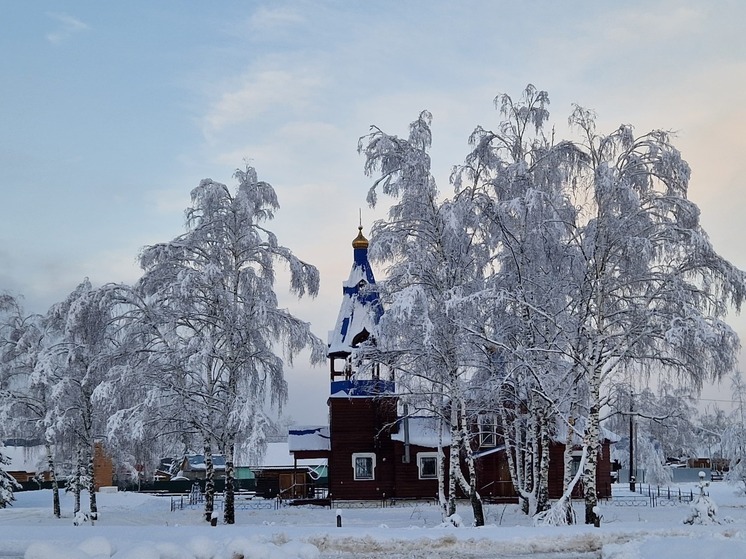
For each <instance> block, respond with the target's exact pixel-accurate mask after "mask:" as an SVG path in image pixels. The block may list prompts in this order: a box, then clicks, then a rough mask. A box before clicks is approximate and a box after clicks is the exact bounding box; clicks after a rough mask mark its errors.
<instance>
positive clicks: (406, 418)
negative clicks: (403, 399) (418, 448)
mask: <svg viewBox="0 0 746 559" xmlns="http://www.w3.org/2000/svg"><path fill="white" fill-rule="evenodd" d="M409 461H410V456H409V406H407V404H404V460H403V462H404V463H405V464H409Z"/></svg>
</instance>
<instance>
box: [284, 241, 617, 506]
mask: <svg viewBox="0 0 746 559" xmlns="http://www.w3.org/2000/svg"><path fill="white" fill-rule="evenodd" d="M352 247H353V265H352V270H351V272H350V276H349V278H348V279H347V281H346V282H345V283H344V284H343V290H342V291H343V298H342V304H341V307H340V311H339V315H338V318H337V322H336V325H335V328H334V330H332V331H331V332H330V334H329V346H328V347H329V349H328V353H327V355H328V359H329V366H330V396H329V399H328V402H327V403H328V406H329V425H328V426H313V427H296V428H294V429H292V430H291V431H290V433H289V438H288V441H289V445H290V452H291V453H293V455H294V456H295V457H296V458H304V459H326V460H328V489H329V496H330V497H331V498H332V499H335V500H388V499H393V500H396V499H435V498H436V497H437V494H438V480H437V460H438V455H437V448H438V441H439V440H440V441H442V444H443V445H444V447H447V446H448V445H449V443H450V439H449V434H448V432H447V430H446V431H445V432H444V433H442V434H440V433H438V422H437V421H436V420H435V418H433V417H428V416H427V415H417V414H414V415H412V414H410V413H404V409H403V406H402V405H401V403H400V397H399V394H398V393H397V386H396V382H395V379H394V378H393V377H391V376H389V378H381V374H380V370H379V369H378V368H372V372H371V373H368V374H367V375H366V378H361V375H360V374H356V371H355V370H353V362H352V360H351V355H352V353H353V351H354V350H355V348H356V347H357V346H358V344H360V343H362V342H364V341H365V340H367V339H368V337H369V336H370V334H371V333H372V332H374V331H375V326H376V324H377V323H378V321H379V319H380V318H381V317H382V316H383V308H382V306H381V302H380V299H379V296H378V292H377V291H376V288H375V277H374V275H373V270H372V268H371V266H370V263H369V262H368V240H367V239H366V238H365V237H364V236H363V234H362V227H359V231H358V235H357V237H356V238H355V239H354V240H353V242H352ZM474 430H475V440H476V441H478V448H477V450H476V454H475V455H476V468H477V479H478V491H479V493H480V495H481V496H482V497H483V498H484V499H486V500H492V501H502V502H515V501H516V500H517V497H516V493H515V490H514V488H513V484H512V481H511V478H510V472H509V469H508V462H507V458H506V455H505V452H506V450H505V446H504V445H503V444H502V439H501V436H500V433H499V431H498V427H497V421H495V417H494V415H492V414H483V415H482V416H480V418H479V421H478V422H477V424H476V425H475V426H474ZM556 438H557V441H554V442H552V443H551V448H550V474H549V475H550V479H549V493H550V498H558V497H559V496H560V495H561V494H562V483H563V473H564V462H563V453H564V442H563V441H564V438H560V436H557V437H556ZM614 439H615V437H614V436H613V435H611V434H610V433H609V434H608V436H605V438H604V441H603V444H602V453H601V455H600V456H599V461H598V485H597V490H598V492H599V495H600V496H602V497H603V496H609V495H610V494H611V459H610V452H609V444H610V443H611V442H613V440H614ZM445 453H446V457H447V455H448V450H447V448H446V451H445ZM577 454H578V456H579V455H580V452H578V453H577ZM446 471H447V468H446ZM578 489H579V488H578Z"/></svg>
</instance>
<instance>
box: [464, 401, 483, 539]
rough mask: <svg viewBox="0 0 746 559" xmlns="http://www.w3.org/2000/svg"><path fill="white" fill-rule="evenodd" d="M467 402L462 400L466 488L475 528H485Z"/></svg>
mask: <svg viewBox="0 0 746 559" xmlns="http://www.w3.org/2000/svg"><path fill="white" fill-rule="evenodd" d="M467 419H468V417H467V414H466V402H465V401H464V400H463V399H462V400H461V442H462V445H463V447H464V453H465V455H466V467H467V468H468V471H469V483H468V486H467V487H466V489H467V494H468V496H469V501H470V502H471V508H472V512H473V513H474V526H484V507H483V506H482V498H481V497H480V496H479V492H478V491H477V470H476V468H475V467H474V455H473V453H472V450H471V441H470V440H469V437H468V431H467V429H468V427H467Z"/></svg>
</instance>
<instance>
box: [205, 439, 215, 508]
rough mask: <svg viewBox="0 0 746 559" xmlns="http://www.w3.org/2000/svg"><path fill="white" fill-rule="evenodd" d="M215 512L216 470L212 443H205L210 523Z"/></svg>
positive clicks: (206, 494) (206, 506) (206, 489)
mask: <svg viewBox="0 0 746 559" xmlns="http://www.w3.org/2000/svg"><path fill="white" fill-rule="evenodd" d="M214 510H215V468H214V467H213V464H212V449H211V448H210V443H205V520H206V521H207V522H210V520H211V519H212V513H213V511H214Z"/></svg>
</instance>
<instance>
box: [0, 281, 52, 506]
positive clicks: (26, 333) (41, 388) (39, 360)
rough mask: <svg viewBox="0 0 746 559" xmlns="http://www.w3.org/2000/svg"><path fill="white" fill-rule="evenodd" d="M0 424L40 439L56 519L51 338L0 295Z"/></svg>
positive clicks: (37, 319)
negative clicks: (47, 365)
mask: <svg viewBox="0 0 746 559" xmlns="http://www.w3.org/2000/svg"><path fill="white" fill-rule="evenodd" d="M0 311H4V314H3V318H2V322H0V424H2V425H4V426H5V427H6V428H8V427H10V428H12V429H13V430H14V431H15V432H18V433H23V434H25V435H26V436H28V437H29V438H40V439H42V440H43V441H44V447H45V451H46V472H47V475H48V476H49V478H50V480H51V482H52V510H53V513H54V515H55V516H56V517H57V518H59V517H60V515H61V510H60V496H59V486H58V483H57V468H56V463H55V453H54V442H55V439H56V437H57V435H58V433H57V432H56V430H55V426H56V421H55V419H54V414H53V413H52V405H51V392H52V386H51V385H50V384H49V383H48V382H46V376H45V374H44V372H45V371H44V355H45V352H48V351H49V349H50V345H51V344H53V343H54V342H53V340H52V339H50V336H49V335H48V332H47V326H46V322H47V321H46V319H45V317H42V316H40V315H36V314H32V315H28V316H26V315H25V313H24V312H23V309H22V308H21V305H20V303H19V302H18V300H17V299H16V298H14V297H11V296H9V295H4V296H0Z"/></svg>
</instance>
